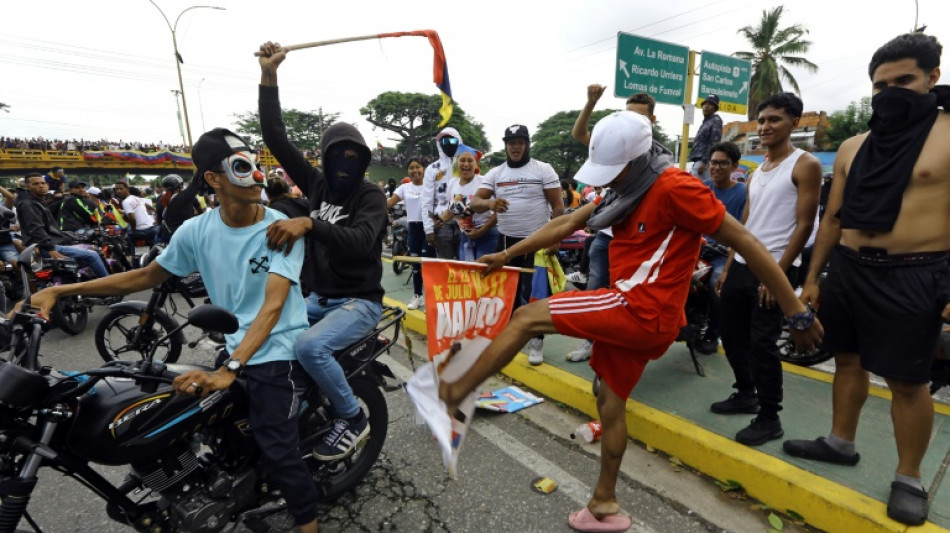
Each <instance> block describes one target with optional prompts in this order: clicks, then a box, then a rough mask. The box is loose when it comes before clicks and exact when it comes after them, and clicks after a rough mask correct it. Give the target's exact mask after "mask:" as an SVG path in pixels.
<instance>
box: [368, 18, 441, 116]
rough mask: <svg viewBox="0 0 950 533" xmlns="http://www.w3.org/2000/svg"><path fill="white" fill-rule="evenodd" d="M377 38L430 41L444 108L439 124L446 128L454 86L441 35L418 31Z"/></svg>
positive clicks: (433, 66)
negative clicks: (410, 38) (450, 79)
mask: <svg viewBox="0 0 950 533" xmlns="http://www.w3.org/2000/svg"><path fill="white" fill-rule="evenodd" d="M377 37H378V38H380V39H383V38H386V37H425V38H427V39H429V44H431V45H432V51H433V52H434V53H435V56H434V60H433V63H432V78H433V81H434V82H435V84H436V85H437V86H438V87H439V91H441V92H442V108H441V109H439V115H441V116H442V122H439V127H440V128H441V127H442V126H445V125H446V124H447V123H448V122H449V119H450V118H452V86H451V84H449V66H448V64H447V63H446V61H445V50H443V49H442V41H441V40H440V39H439V34H438V33H436V31H435V30H416V31H399V32H393V33H380V34H379V35H377Z"/></svg>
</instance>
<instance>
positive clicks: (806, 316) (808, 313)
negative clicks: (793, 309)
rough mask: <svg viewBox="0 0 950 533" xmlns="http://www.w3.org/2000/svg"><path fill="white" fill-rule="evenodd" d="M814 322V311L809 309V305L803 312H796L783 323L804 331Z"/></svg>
mask: <svg viewBox="0 0 950 533" xmlns="http://www.w3.org/2000/svg"><path fill="white" fill-rule="evenodd" d="M814 323H815V312H814V311H813V310H812V309H811V307H809V308H808V309H807V310H805V311H804V312H801V313H796V314H794V315H792V316H790V317H788V318H786V319H785V324H787V325H788V327H789V329H794V330H796V331H805V330H806V329H808V328H810V327H811V325H812V324H814Z"/></svg>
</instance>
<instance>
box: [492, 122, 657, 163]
mask: <svg viewBox="0 0 950 533" xmlns="http://www.w3.org/2000/svg"><path fill="white" fill-rule="evenodd" d="M614 111H615V110H613V109H604V110H601V111H594V112H593V113H591V116H590V124H591V126H593V125H594V124H597V121H599V120H600V119H602V118H604V117H606V116H607V115H609V114H611V113H613V112H614ZM579 114H580V110H575V111H561V112H558V113H555V114H553V115H551V116H550V117H548V118H547V119H545V121H544V122H542V123H541V124H539V125H538V131H537V132H536V133H535V134H534V137H533V138H532V139H531V157H537V158H538V159H540V160H541V161H544V162H545V163H549V164H550V165H551V166H553V167H554V170H555V172H557V173H558V176H560V177H561V179H569V178H572V177H573V176H574V174H576V173H577V171H578V170H579V169H580V167H581V165H582V164H583V163H584V161H585V160H586V159H587V153H588V152H587V147H586V146H584V145H583V144H581V143H579V142H577V141H575V140H574V137H572V136H571V130H572V129H573V127H574V122H575V121H576V120H577V116H578V115H579ZM653 138H654V139H655V140H657V141H658V142H659V143H660V144H663V145H664V146H666V147H667V148H669V149H670V151H673V141H672V140H671V139H670V137H669V136H668V135H667V134H666V132H664V131H663V128H661V127H660V126H658V125H657V124H654V125H653ZM496 154H500V157H501V159H502V161H501V162H504V158H505V154H504V152H500V153H495V154H490V156H489V157H490V159H489V162H491V163H494V162H495V160H496V159H497V156H496Z"/></svg>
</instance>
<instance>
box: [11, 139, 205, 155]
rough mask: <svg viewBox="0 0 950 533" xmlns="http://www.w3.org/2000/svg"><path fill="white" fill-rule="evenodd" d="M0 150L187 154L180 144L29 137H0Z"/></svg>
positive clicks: (184, 147)
mask: <svg viewBox="0 0 950 533" xmlns="http://www.w3.org/2000/svg"><path fill="white" fill-rule="evenodd" d="M0 148H2V149H7V150H44V151H47V152H72V151H80V152H84V151H95V152H98V151H103V150H136V151H140V152H161V151H164V150H168V151H171V152H187V147H186V146H184V145H180V144H166V143H164V142H161V141H159V142H157V143H154V142H151V143H142V142H137V141H123V140H121V139H120V140H119V141H110V140H108V139H99V140H87V139H44V138H42V137H31V138H29V139H26V138H23V139H21V138H19V137H0Z"/></svg>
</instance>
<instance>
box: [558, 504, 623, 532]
mask: <svg viewBox="0 0 950 533" xmlns="http://www.w3.org/2000/svg"><path fill="white" fill-rule="evenodd" d="M567 523H568V525H570V526H571V529H573V530H575V531H580V532H581V533H614V532H618V533H619V532H621V531H626V530H628V529H630V526H631V525H633V520H631V519H630V517H629V516H627V515H624V514H612V515H607V516H605V517H604V518H603V519H602V520H597V519H596V518H594V515H593V514H591V512H590V509H588V508H587V507H584V508H583V509H581V510H580V511H577V512H576V513H571V515H570V516H569V517H568V518H567Z"/></svg>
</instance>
